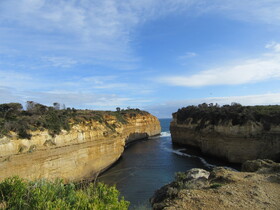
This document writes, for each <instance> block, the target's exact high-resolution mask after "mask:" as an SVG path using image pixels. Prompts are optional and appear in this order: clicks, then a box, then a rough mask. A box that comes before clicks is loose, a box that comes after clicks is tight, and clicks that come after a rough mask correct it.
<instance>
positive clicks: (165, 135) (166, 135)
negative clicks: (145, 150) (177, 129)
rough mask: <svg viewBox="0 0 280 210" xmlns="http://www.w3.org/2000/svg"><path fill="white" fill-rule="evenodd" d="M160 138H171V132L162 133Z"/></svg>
mask: <svg viewBox="0 0 280 210" xmlns="http://www.w3.org/2000/svg"><path fill="white" fill-rule="evenodd" d="M160 136H161V137H169V136H171V133H170V131H167V132H161V133H160Z"/></svg>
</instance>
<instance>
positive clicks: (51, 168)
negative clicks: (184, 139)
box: [0, 113, 161, 181]
mask: <svg viewBox="0 0 280 210" xmlns="http://www.w3.org/2000/svg"><path fill="white" fill-rule="evenodd" d="M125 120H126V123H121V122H120V121H118V120H117V117H116V116H114V115H106V116H104V121H103V122H100V121H98V120H93V119H91V120H89V121H82V122H80V123H77V124H73V125H72V126H71V129H70V130H69V131H65V130H62V131H61V132H60V134H59V135H56V136H52V135H50V134H49V132H48V131H47V130H42V131H40V130H37V131H31V134H32V137H31V139H18V137H17V135H16V134H15V133H12V132H11V133H10V134H9V135H8V136H5V137H2V138H1V139H0V180H3V179H4V178H6V177H9V176H13V175H19V176H21V177H24V178H28V179H37V178H48V179H54V178H58V177H59V178H63V179H65V180H68V181H70V180H71V181H78V180H81V179H86V178H90V177H92V176H93V175H94V174H96V173H98V172H100V171H102V170H104V169H106V168H107V167H109V166H110V165H111V164H113V163H114V162H115V161H116V160H118V158H119V157H120V156H121V155H122V153H123V151H124V148H125V145H126V144H127V143H129V142H131V141H134V140H138V139H143V138H147V137H149V136H153V135H157V134H159V133H160V131H161V128H160V123H159V120H158V119H157V118H156V117H154V116H153V115H150V114H148V113H146V114H141V113H140V114H136V115H131V116H126V119H125Z"/></svg>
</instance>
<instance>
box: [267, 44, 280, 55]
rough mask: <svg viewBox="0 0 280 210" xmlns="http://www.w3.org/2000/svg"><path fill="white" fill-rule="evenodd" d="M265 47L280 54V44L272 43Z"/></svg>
mask: <svg viewBox="0 0 280 210" xmlns="http://www.w3.org/2000/svg"><path fill="white" fill-rule="evenodd" d="M265 47H266V48H268V49H273V50H274V51H275V52H279V53H280V43H277V42H270V43H268V44H267V45H266V46H265Z"/></svg>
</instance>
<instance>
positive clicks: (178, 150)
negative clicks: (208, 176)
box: [164, 148, 216, 169]
mask: <svg viewBox="0 0 280 210" xmlns="http://www.w3.org/2000/svg"><path fill="white" fill-rule="evenodd" d="M164 150H165V151H168V152H172V153H174V154H176V155H180V156H184V157H188V158H198V159H199V160H200V161H201V162H202V163H203V164H204V165H205V166H206V167H208V168H209V169H212V168H214V167H216V165H213V164H210V163H208V162H207V161H206V160H205V159H204V158H202V157H199V156H196V155H190V154H187V153H184V152H183V151H184V149H177V150H174V149H169V148H164Z"/></svg>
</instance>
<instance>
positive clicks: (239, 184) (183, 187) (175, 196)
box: [151, 160, 280, 210]
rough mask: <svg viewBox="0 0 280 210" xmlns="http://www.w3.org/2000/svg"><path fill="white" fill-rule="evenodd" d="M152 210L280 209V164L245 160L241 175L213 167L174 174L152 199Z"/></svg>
mask: <svg viewBox="0 0 280 210" xmlns="http://www.w3.org/2000/svg"><path fill="white" fill-rule="evenodd" d="M151 203H152V206H153V209H155V210H160V209H170V210H171V209H174V210H175V209H205V210H206V209H207V210H208V209H275V210H276V209H279V207H280V164H279V163H275V162H273V161H271V160H255V161H246V162H245V163H244V164H243V167H242V172H237V171H233V170H231V169H229V168H223V167H216V168H214V169H213V170H212V171H206V170H203V169H191V170H189V171H187V172H185V173H183V172H181V173H177V175H176V179H175V181H174V182H172V183H170V184H168V185H165V186H164V187H162V188H161V189H159V190H158V191H156V192H155V194H154V196H153V197H152V198H151Z"/></svg>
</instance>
